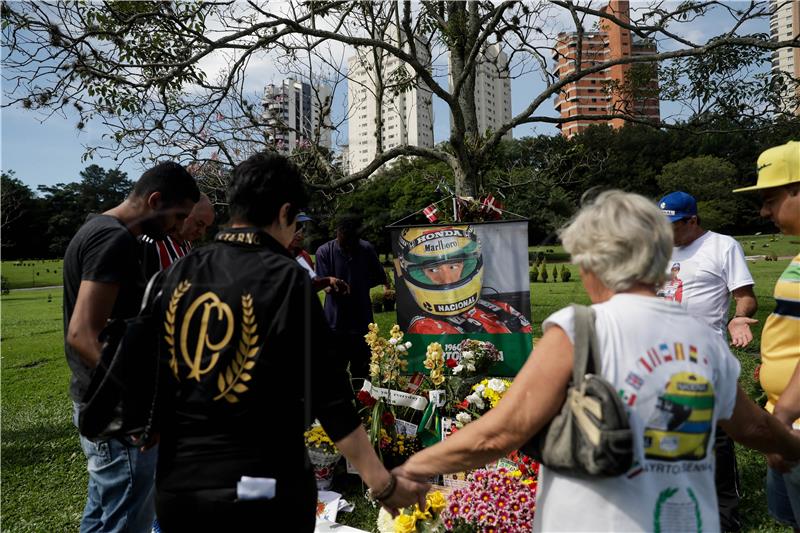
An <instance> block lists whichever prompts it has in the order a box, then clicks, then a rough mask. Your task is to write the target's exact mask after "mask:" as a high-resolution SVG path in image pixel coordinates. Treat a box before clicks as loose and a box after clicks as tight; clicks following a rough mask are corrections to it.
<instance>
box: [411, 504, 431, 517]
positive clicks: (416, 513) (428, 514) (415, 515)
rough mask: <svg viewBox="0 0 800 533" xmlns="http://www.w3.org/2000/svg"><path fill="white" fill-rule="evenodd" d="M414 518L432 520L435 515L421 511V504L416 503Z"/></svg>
mask: <svg viewBox="0 0 800 533" xmlns="http://www.w3.org/2000/svg"><path fill="white" fill-rule="evenodd" d="M414 518H416V519H417V520H430V519H432V518H433V515H432V514H431V513H430V512H428V511H420V510H419V505H415V506H414Z"/></svg>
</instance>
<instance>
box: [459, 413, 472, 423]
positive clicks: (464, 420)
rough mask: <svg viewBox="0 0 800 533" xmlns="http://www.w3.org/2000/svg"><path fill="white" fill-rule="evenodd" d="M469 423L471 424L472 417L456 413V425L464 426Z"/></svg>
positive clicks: (467, 414)
mask: <svg viewBox="0 0 800 533" xmlns="http://www.w3.org/2000/svg"><path fill="white" fill-rule="evenodd" d="M470 422H472V417H471V416H470V415H469V413H458V414H457V415H456V423H458V424H461V425H462V426H466V425H467V424H469V423H470Z"/></svg>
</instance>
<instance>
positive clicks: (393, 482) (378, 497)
mask: <svg viewBox="0 0 800 533" xmlns="http://www.w3.org/2000/svg"><path fill="white" fill-rule="evenodd" d="M395 488H397V478H396V477H395V475H394V474H392V473H391V472H390V473H389V483H387V484H386V486H385V487H383V488H382V489H381V490H379V491H378V492H375V491H373V490H372V489H367V496H368V497H369V499H371V500H373V501H376V502H382V501H384V500H386V499H388V498H389V497H390V496H391V495H392V494H394V489H395Z"/></svg>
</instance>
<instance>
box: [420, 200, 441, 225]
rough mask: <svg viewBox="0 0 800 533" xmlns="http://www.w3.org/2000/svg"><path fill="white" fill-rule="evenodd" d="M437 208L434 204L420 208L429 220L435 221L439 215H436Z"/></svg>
mask: <svg viewBox="0 0 800 533" xmlns="http://www.w3.org/2000/svg"><path fill="white" fill-rule="evenodd" d="M438 212H439V210H438V209H437V208H436V206H435V205H433V204H431V205H429V206H428V207H426V208H425V209H423V210H422V213H423V214H424V215H425V216H426V217H427V218H428V220H430V221H431V222H436V221H437V220H439V217H437V216H436V213H438Z"/></svg>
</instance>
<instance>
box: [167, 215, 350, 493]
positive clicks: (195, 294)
mask: <svg viewBox="0 0 800 533" xmlns="http://www.w3.org/2000/svg"><path fill="white" fill-rule="evenodd" d="M160 312H161V315H160V316H159V319H160V323H161V324H162V326H161V328H162V345H161V354H162V355H161V357H162V361H163V363H164V364H163V365H162V372H161V377H162V379H161V381H162V386H161V391H162V392H161V399H160V401H159V405H160V408H159V419H160V422H159V426H160V432H161V443H160V445H159V448H160V449H159V464H158V474H157V486H158V489H159V491H161V490H165V491H169V492H170V493H176V492H185V491H196V490H204V489H216V488H226V487H227V488H232V489H235V487H236V482H237V481H239V479H240V477H241V476H242V475H246V476H254V477H271V478H276V479H277V487H278V488H277V491H278V492H279V493H281V494H282V495H283V496H284V497H285V496H289V495H290V493H292V492H293V491H297V492H296V496H298V497H305V496H303V494H304V493H307V492H308V491H306V490H305V489H303V487H306V488H307V487H308V486H309V483H310V485H311V486H312V487H313V480H312V479H311V477H312V476H313V474H312V470H311V468H310V465H309V461H308V456H307V453H306V450H305V446H304V441H303V432H304V430H305V429H306V424H308V423H309V421H313V419H314V418H318V419H319V420H320V421H321V422H322V424H323V426H324V428H325V430H326V431H327V433H328V434H329V436H330V437H331V438H332V439H333V440H337V439H339V438H341V437H344V436H346V435H347V434H349V433H350V432H351V431H353V430H354V429H355V428H356V427H357V426H358V424H359V418H358V414H357V412H356V410H355V407H354V405H353V395H352V391H351V389H350V386H349V383H348V381H347V374H346V372H345V370H344V368H343V366H342V365H341V363H340V361H341V360H342V358H341V357H338V356H337V354H336V353H335V351H334V349H333V343H332V338H331V334H330V331H329V329H328V326H327V324H326V322H325V318H324V316H323V313H322V308H321V306H320V303H319V299H318V298H317V295H316V293H315V292H314V291H313V290H312V289H311V283H310V280H309V276H308V273H307V272H306V271H305V270H304V269H303V268H302V267H301V266H300V265H299V264H298V263H297V262H296V261H294V259H292V257H291V256H289V254H288V252H287V251H286V249H285V248H283V247H282V246H281V245H280V244H279V243H278V242H277V241H275V240H274V239H273V238H272V237H270V236H269V235H267V234H266V233H263V232H261V231H257V230H254V229H252V228H244V229H231V230H226V231H224V232H222V233H220V234H219V235H217V237H216V242H215V243H214V244H212V245H209V246H206V247H203V248H200V249H196V250H194V251H192V252H191V253H190V254H189V255H187V256H186V257H184V258H183V259H181V260H180V261H178V262H177V263H175V264H174V265H173V266H172V267H171V269H170V270H169V271H168V272H167V274H166V276H165V278H164V281H163V284H162V295H161V305H160ZM313 503H315V500H314V502H313ZM313 503H312V505H313Z"/></svg>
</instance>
